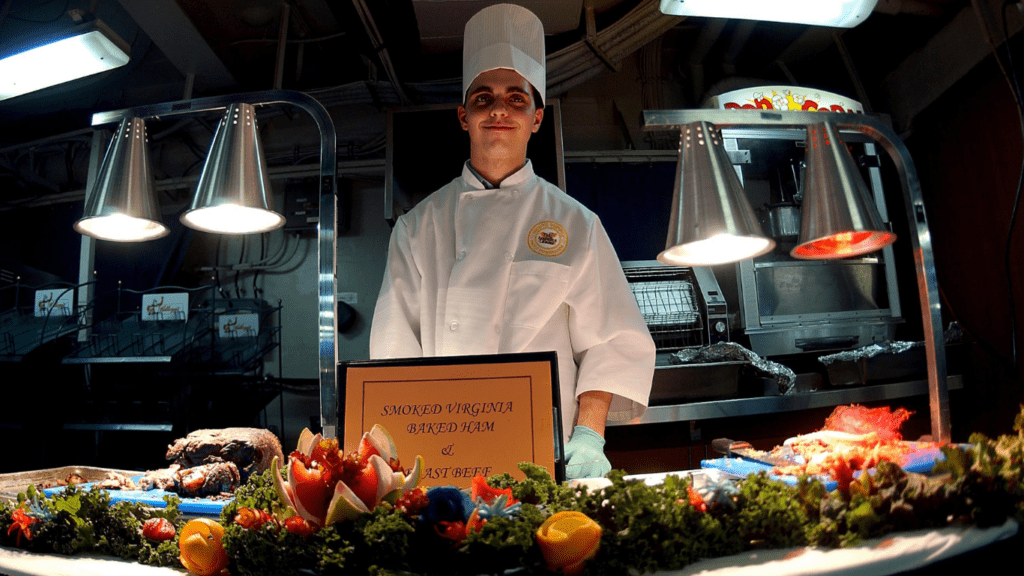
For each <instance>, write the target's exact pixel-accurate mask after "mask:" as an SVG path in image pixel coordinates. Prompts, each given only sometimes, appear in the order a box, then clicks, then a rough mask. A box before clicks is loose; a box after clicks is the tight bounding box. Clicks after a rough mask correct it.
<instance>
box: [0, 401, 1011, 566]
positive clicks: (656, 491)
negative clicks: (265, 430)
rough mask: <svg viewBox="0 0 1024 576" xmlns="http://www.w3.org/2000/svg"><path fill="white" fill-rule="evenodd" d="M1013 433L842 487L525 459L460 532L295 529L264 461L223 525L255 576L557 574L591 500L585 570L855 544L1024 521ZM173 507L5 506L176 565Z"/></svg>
mask: <svg viewBox="0 0 1024 576" xmlns="http://www.w3.org/2000/svg"><path fill="white" fill-rule="evenodd" d="M1014 429H1015V432H1016V433H1015V434H1011V435H1006V436H1001V437H999V438H996V439H989V438H986V437H984V436H981V435H975V436H972V437H971V444H970V445H968V446H966V447H953V446H947V447H944V448H943V449H942V450H943V453H944V455H945V461H944V462H942V463H940V464H938V465H937V473H938V475H937V476H930V477H926V476H922V475H918V474H910V473H907V472H905V471H903V470H902V469H901V468H900V467H899V466H897V465H895V464H891V463H888V462H884V461H883V462H882V463H881V464H879V465H878V467H877V468H876V470H875V473H874V474H863V475H861V476H860V477H859V478H857V479H855V480H854V481H853V482H852V483H851V484H850V486H849V488H848V489H847V490H843V491H840V490H835V491H832V492H827V491H826V490H825V488H824V486H823V485H822V484H821V483H820V482H818V481H817V480H814V479H812V478H808V477H804V478H801V479H800V481H799V482H798V483H797V484H796V485H795V486H791V485H788V484H784V483H782V482H778V481H775V480H772V479H770V478H769V477H768V476H767V475H765V474H763V473H762V474H760V475H755V476H750V477H747V478H744V479H742V480H738V481H736V482H735V484H732V483H730V484H729V485H727V486H726V485H724V484H723V485H720V486H716V487H714V488H715V491H709V490H708V489H707V488H706V487H694V486H693V485H692V484H691V481H690V479H689V478H678V477H675V476H669V477H668V478H666V479H665V481H664V482H663V483H662V484H660V485H657V486H648V485H646V484H644V483H643V482H640V481H627V480H625V479H624V473H623V472H621V471H613V472H612V473H611V474H609V479H610V480H611V485H610V486H608V487H606V488H603V489H599V490H589V489H587V488H586V487H580V488H575V487H572V486H569V485H568V484H557V483H555V482H554V481H553V480H552V479H551V478H550V476H549V475H548V474H547V472H546V471H545V470H544V469H543V468H540V467H538V466H535V465H532V464H522V465H520V469H521V470H522V471H523V473H524V474H525V479H522V480H516V479H514V478H513V477H512V476H511V475H509V474H500V475H496V476H492V477H491V478H489V479H488V480H487V482H488V484H489V485H490V486H491V487H492V488H495V489H504V488H510V489H511V492H512V497H514V498H515V499H516V500H518V501H519V502H520V504H521V507H520V508H519V509H518V512H517V513H516V514H514V515H511V516H508V517H503V516H495V517H491V518H489V519H488V520H487V522H486V523H484V524H482V526H480V527H479V529H476V530H469V529H467V530H466V532H465V534H464V537H463V538H461V539H452V538H451V537H450V535H448V536H445V535H443V534H442V530H440V529H439V524H440V523H438V524H431V523H430V522H427V521H425V520H424V517H423V516H421V515H420V512H417V511H410V510H409V509H408V507H405V506H401V505H398V506H392V505H391V504H388V503H386V502H385V503H383V504H381V505H380V506H378V507H377V508H376V509H375V510H373V511H372V512H371V513H368V514H362V515H361V516H359V517H358V518H357V519H356V520H355V521H351V522H341V523H336V524H333V525H331V526H328V527H325V528H321V529H319V530H315V531H312V532H311V533H308V532H307V533H305V534H303V533H297V532H293V531H291V530H288V529H286V528H285V525H286V520H287V519H288V518H287V517H288V512H287V511H286V510H285V508H284V507H282V506H281V503H280V500H279V498H278V495H277V492H276V488H275V483H274V479H273V477H272V472H271V471H266V472H263V473H262V474H256V475H254V476H252V477H251V478H250V480H249V482H248V483H247V484H246V485H245V486H242V487H241V488H239V490H238V491H237V492H236V494H235V499H234V501H233V502H231V503H230V504H228V505H227V506H226V507H225V508H224V510H223V512H222V514H221V517H220V523H221V524H222V525H223V526H224V527H225V534H224V538H223V545H224V548H225V550H226V551H227V553H228V556H229V557H230V558H231V565H230V566H229V570H230V571H231V573H232V574H236V575H241V576H264V575H265V576H270V575H295V576H298V575H307V574H322V575H335V574H363V573H366V574H424V575H434V574H437V575H440V574H455V575H462V574H465V575H470V574H473V575H477V574H489V573H493V574H501V573H503V572H505V571H506V570H509V569H516V570H518V572H517V573H519V574H525V575H533V574H550V572H549V571H548V570H547V569H546V567H545V565H544V560H543V557H542V555H541V553H540V550H539V546H538V544H537V539H536V536H535V534H536V531H537V529H538V527H540V526H541V524H543V523H544V521H545V520H546V519H547V518H548V517H550V516H551V515H553V514H555V513H556V512H560V511H576V512H582V513H583V514H585V515H586V516H588V517H590V518H591V519H593V520H595V521H596V522H597V523H598V524H599V525H600V526H601V527H602V536H601V541H600V548H599V550H598V552H597V556H596V557H595V558H594V559H593V560H591V561H590V562H588V564H587V565H586V573H587V574H596V575H600V576H611V575H624V574H636V573H645V572H653V571H657V570H672V569H678V568H682V567H684V566H686V565H688V564H691V563H693V562H695V561H697V560H700V559H703V558H711V557H718V556H725V555H731V554H736V553H739V552H742V551H746V550H751V549H756V548H780V547H792V546H821V547H840V546H850V545H853V544H856V543H857V542H860V541H862V540H863V539H865V538H873V537H878V536H882V535H884V534H887V533H890V532H894V531H903V530H914V529H921V528H937V527H944V526H951V525H965V526H966V525H974V526H979V527H988V526H993V525H998V524H1001V523H1003V522H1005V521H1006V519H1007V518H1008V517H1015V518H1016V519H1017V520H1018V521H1024V407H1022V411H1021V415H1020V416H1019V417H1018V418H1017V422H1016V424H1015V426H1014ZM701 491H703V494H702V493H701ZM425 493H427V492H425ZM167 503H168V506H167V508H160V509H154V508H147V507H143V506H140V505H135V504H130V503H118V504H116V505H113V506H111V505H110V499H109V497H108V496H107V495H106V493H105V492H103V491H100V490H96V491H81V490H79V489H77V488H75V487H73V486H71V487H68V489H67V490H66V491H64V492H63V493H61V494H58V495H55V496H52V497H47V496H45V495H43V494H41V493H40V492H38V491H36V490H35V489H34V488H33V487H29V488H28V490H27V491H26V492H25V493H24V494H21V495H20V496H19V499H18V502H17V504H7V503H2V502H0V544H2V545H4V546H11V547H13V546H19V547H21V548H23V549H27V550H30V551H37V552H57V553H61V554H74V553H76V552H83V551H90V552H98V553H102V554H110V555H113V556H117V557H120V558H125V559H130V560H134V561H137V562H141V563H144V564H152V565H164V566H166V565H177V564H178V559H177V556H178V550H177V541H176V538H175V539H172V540H168V541H165V542H162V543H158V542H151V541H149V540H147V539H146V538H144V537H143V536H142V529H141V527H142V524H143V523H144V522H145V520H147V519H149V518H153V517H163V518H167V519H168V520H170V521H171V522H172V523H174V524H175V526H176V527H177V528H179V529H180V527H181V526H182V525H183V523H184V522H183V520H182V518H181V514H180V513H179V512H178V509H177V504H178V501H177V499H176V498H174V497H170V498H168V502H167ZM399 504H401V502H399ZM243 509H250V512H251V511H252V510H259V511H263V512H262V513H261V514H263V513H265V514H263V515H262V516H261V517H263V518H266V519H268V520H265V521H263V522H262V523H259V524H258V525H248V527H245V526H244V524H246V523H245V522H239V521H236V516H238V515H239V512H240V511H241V510H243ZM254 517H255V516H253V515H252V514H250V518H254ZM19 536H20V538H19ZM28 536H31V537H30V538H29V537H28Z"/></svg>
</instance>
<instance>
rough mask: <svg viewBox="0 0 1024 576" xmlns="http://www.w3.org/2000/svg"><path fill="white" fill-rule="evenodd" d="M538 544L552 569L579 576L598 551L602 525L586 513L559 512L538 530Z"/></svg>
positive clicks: (568, 575) (570, 575)
mask: <svg viewBox="0 0 1024 576" xmlns="http://www.w3.org/2000/svg"><path fill="white" fill-rule="evenodd" d="M537 543H538V544H539V545H540V551H541V554H543V555H544V561H545V562H546V563H547V566H548V568H550V569H551V570H561V571H562V572H563V573H564V574H566V576H576V575H578V574H581V573H582V572H583V565H584V564H585V563H586V561H587V560H590V559H591V558H593V557H594V556H595V555H596V554H597V551H598V549H599V548H600V546H601V526H600V525H599V524H598V523H597V522H594V521H593V520H591V519H590V518H588V517H587V516H586V515H585V514H583V513H582V512H573V511H565V512H557V513H555V514H553V515H552V516H551V517H550V518H548V519H547V520H545V521H544V523H543V524H541V526H540V528H538V529H537Z"/></svg>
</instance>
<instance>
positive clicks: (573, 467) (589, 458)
mask: <svg viewBox="0 0 1024 576" xmlns="http://www.w3.org/2000/svg"><path fill="white" fill-rule="evenodd" d="M611 471H612V463H611V462H609V461H608V458H606V457H605V455H604V438H602V437H601V435H600V434H598V433H597V432H594V431H593V430H592V429H590V428H589V427H588V426H576V427H575V428H573V429H572V437H571V438H569V441H568V442H566V444H565V477H566V479H567V480H575V479H577V478H603V477H604V475H605V474H607V473H609V472H611Z"/></svg>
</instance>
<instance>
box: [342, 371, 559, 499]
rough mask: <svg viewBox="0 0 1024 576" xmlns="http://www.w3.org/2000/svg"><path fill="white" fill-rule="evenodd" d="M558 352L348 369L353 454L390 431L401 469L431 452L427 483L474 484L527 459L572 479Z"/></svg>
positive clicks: (347, 443)
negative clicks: (368, 435)
mask: <svg viewBox="0 0 1024 576" xmlns="http://www.w3.org/2000/svg"><path fill="white" fill-rule="evenodd" d="M557 374H558V371H557V366H556V356H555V353H554V352H550V353H549V352H541V353H525V354H501V355H487V356H449V357H436V358H414V359H399V360H368V361H356V362H347V363H342V364H341V366H339V370H338V378H339V382H338V388H339V394H343V395H344V401H343V402H342V403H341V405H342V406H343V407H344V415H343V418H339V421H343V422H344V444H343V445H344V449H345V450H346V451H348V450H355V449H356V448H357V446H358V445H359V439H360V438H361V437H362V435H363V432H365V431H367V430H370V429H371V428H372V427H373V425H374V424H380V425H381V426H383V427H384V428H385V429H386V430H387V431H388V433H390V434H391V437H392V438H393V439H394V441H395V446H397V448H398V455H399V457H400V458H401V461H402V464H403V465H404V466H406V467H407V468H410V467H411V466H412V464H413V462H414V459H415V457H416V456H417V455H421V456H423V460H424V469H423V476H422V480H421V482H420V483H421V485H425V486H457V487H460V488H468V487H469V486H470V482H471V481H472V479H473V477H474V476H476V475H478V474H480V475H483V476H491V475H493V474H500V473H503V472H509V473H510V474H512V475H513V476H514V477H516V478H519V479H522V478H523V477H524V475H523V473H522V472H521V471H520V470H519V468H518V465H519V463H520V462H533V463H535V464H538V465H541V466H544V467H545V468H547V469H548V472H550V473H551V475H552V477H553V478H556V479H558V480H562V479H563V478H564V465H563V464H562V458H561V454H562V445H561V442H562V434H561V424H560V422H559V419H560V415H559V413H558V406H559V403H558V376H557Z"/></svg>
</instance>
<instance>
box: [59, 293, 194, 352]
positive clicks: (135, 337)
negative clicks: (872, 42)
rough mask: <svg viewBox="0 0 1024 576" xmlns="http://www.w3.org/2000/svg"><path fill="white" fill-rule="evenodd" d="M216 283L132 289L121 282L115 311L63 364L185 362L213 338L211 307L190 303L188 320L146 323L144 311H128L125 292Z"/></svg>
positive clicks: (91, 328)
mask: <svg viewBox="0 0 1024 576" xmlns="http://www.w3.org/2000/svg"><path fill="white" fill-rule="evenodd" d="M212 288H213V286H202V287H199V288H182V287H179V286H161V287H157V288H152V289H149V290H132V289H129V288H124V287H123V286H121V285H120V284H118V287H117V290H116V292H117V293H116V296H115V298H116V312H115V313H114V314H113V315H112V316H110V317H108V318H105V319H103V320H101V321H99V322H96V323H94V324H93V325H92V326H91V327H90V334H88V335H87V336H83V337H82V338H80V339H79V341H78V342H77V344H76V346H75V349H74V350H73V351H72V352H71V353H70V354H69V355H67V356H66V357H65V358H64V359H63V363H64V364H99V363H130V362H182V361H184V360H185V359H188V358H192V357H194V349H195V348H197V347H200V346H204V345H208V343H209V342H210V341H212V339H213V332H214V330H213V326H214V321H213V313H212V311H211V310H210V309H209V308H206V307H202V306H199V305H195V304H191V305H190V306H189V314H188V320H187V321H186V320H184V318H182V319H172V320H155V321H148V322H144V321H143V320H142V311H141V310H138V309H135V310H127V311H126V310H125V309H124V308H125V303H124V299H125V298H126V295H131V296H140V297H141V295H143V294H147V293H156V292H169V291H175V292H186V293H189V294H190V298H191V295H192V294H201V293H203V292H206V291H210V290H211V289H212Z"/></svg>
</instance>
